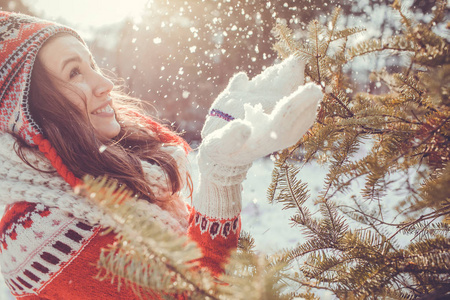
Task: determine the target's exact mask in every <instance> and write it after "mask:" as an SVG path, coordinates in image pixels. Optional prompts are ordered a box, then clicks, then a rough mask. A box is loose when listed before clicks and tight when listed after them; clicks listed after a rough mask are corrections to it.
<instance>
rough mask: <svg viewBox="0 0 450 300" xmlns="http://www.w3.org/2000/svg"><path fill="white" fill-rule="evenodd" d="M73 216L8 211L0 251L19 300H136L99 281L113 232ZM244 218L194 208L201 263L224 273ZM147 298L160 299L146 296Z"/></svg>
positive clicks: (36, 209)
mask: <svg viewBox="0 0 450 300" xmlns="http://www.w3.org/2000/svg"><path fill="white" fill-rule="evenodd" d="M100 230H101V228H100V227H93V226H90V225H88V224H86V223H84V222H82V221H81V220H78V219H76V218H73V217H69V216H67V215H66V214H64V213H62V212H61V211H60V210H59V209H57V208H48V207H45V206H44V205H42V204H35V203H29V202H20V203H16V204H14V205H11V206H8V207H7V209H6V211H5V214H4V216H3V218H2V220H1V222H0V241H1V245H0V249H1V251H2V253H1V255H2V257H3V262H4V264H5V265H6V267H7V270H3V269H2V272H3V275H4V277H5V281H6V284H7V285H8V287H9V288H10V290H11V292H12V294H13V295H14V296H16V297H17V298H18V299H55V300H56V299H58V300H60V299H80V300H87V299H96V300H97V299H137V298H138V297H137V296H136V295H135V294H134V293H133V291H132V290H131V288H127V287H126V286H125V285H122V287H121V289H120V291H118V289H117V282H115V283H111V282H110V281H109V280H108V281H99V280H97V279H95V278H94V277H95V276H96V275H97V273H98V269H97V268H96V265H95V263H96V261H97V260H98V258H99V254H100V250H101V248H105V247H106V246H107V245H108V244H111V243H112V242H113V241H114V235H113V234H112V233H110V234H108V235H102V234H99V232H100ZM239 231H240V219H239V217H236V218H235V219H232V220H214V219H210V218H208V216H202V215H201V214H199V213H198V212H196V211H195V210H194V209H191V212H190V217H189V228H188V235H189V236H190V237H191V238H192V239H193V240H194V241H196V242H197V243H198V245H199V247H200V248H201V250H202V253H203V258H202V259H201V264H202V265H203V266H206V267H208V268H209V269H210V270H211V272H212V273H214V274H218V273H220V272H221V270H222V266H223V264H224V263H225V262H226V259H227V257H228V256H229V253H230V251H231V249H234V248H235V247H236V245H237V241H238V236H239ZM144 298H145V299H160V297H159V296H158V295H157V294H154V293H146V294H144Z"/></svg>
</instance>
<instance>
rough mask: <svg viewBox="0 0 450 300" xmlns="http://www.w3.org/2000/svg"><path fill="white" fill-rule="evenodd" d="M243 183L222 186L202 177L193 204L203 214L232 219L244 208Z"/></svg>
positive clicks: (214, 217) (215, 217)
mask: <svg viewBox="0 0 450 300" xmlns="http://www.w3.org/2000/svg"><path fill="white" fill-rule="evenodd" d="M241 192H242V185H241V184H240V183H239V184H233V185H227V186H221V185H218V184H217V183H213V182H211V181H209V180H207V179H201V180H200V184H199V187H198V190H197V192H196V194H195V195H194V199H193V206H194V208H195V210H196V211H198V212H199V213H201V214H202V215H205V216H208V217H210V218H213V219H232V218H235V217H236V216H237V215H239V214H240V212H241V209H242V203H241V202H242V201H241V199H242V197H241Z"/></svg>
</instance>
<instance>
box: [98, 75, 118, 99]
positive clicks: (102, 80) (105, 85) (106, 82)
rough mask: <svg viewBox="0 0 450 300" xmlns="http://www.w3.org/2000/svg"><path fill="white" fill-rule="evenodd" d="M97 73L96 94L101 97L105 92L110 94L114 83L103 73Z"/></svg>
mask: <svg viewBox="0 0 450 300" xmlns="http://www.w3.org/2000/svg"><path fill="white" fill-rule="evenodd" d="M95 73H97V74H96V77H97V78H96V80H95V81H96V84H95V86H94V95H95V96H97V97H101V96H103V95H104V94H109V93H110V92H111V90H112V89H113V87H114V83H113V82H112V81H111V80H110V79H109V78H106V77H105V76H103V74H101V73H99V72H95Z"/></svg>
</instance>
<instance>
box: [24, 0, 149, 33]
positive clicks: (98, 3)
mask: <svg viewBox="0 0 450 300" xmlns="http://www.w3.org/2000/svg"><path fill="white" fill-rule="evenodd" d="M24 2H25V3H26V4H27V5H28V6H29V7H30V8H32V9H33V10H35V11H36V12H37V13H39V15H40V16H42V17H43V18H47V19H52V20H58V21H61V20H66V21H68V22H70V25H72V26H76V27H83V28H89V27H100V26H103V25H108V24H112V23H116V22H118V21H120V20H122V19H124V18H127V17H131V18H135V17H138V16H139V14H140V12H141V11H142V10H143V9H144V7H145V6H146V5H147V4H148V2H152V1H151V0H150V1H149V0H126V1H123V0H78V1H60V0H27V1H24Z"/></svg>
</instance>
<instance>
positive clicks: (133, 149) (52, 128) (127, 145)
mask: <svg viewBox="0 0 450 300" xmlns="http://www.w3.org/2000/svg"><path fill="white" fill-rule="evenodd" d="M57 80H58V79H56V78H54V76H52V75H51V74H50V73H49V72H48V71H47V70H46V68H45V66H44V65H43V64H42V62H41V61H40V60H39V57H38V58H37V59H36V61H35V63H34V66H33V71H32V77H31V86H30V93H29V106H30V111H31V115H32V116H33V119H34V121H35V122H36V123H37V124H38V125H39V126H40V127H41V129H42V131H43V134H44V137H45V138H46V139H48V140H49V141H50V143H51V144H52V146H53V147H54V148H55V149H56V151H57V153H58V154H59V156H60V157H61V159H62V161H63V163H64V164H65V165H66V166H67V167H68V169H69V170H70V171H71V172H73V174H74V175H75V176H76V177H78V178H82V177H83V176H84V175H86V174H89V175H92V176H101V175H107V176H108V177H109V178H113V179H116V180H118V181H119V182H120V183H123V184H126V185H127V187H128V188H130V189H131V190H133V191H134V192H135V193H136V194H138V195H139V196H140V197H141V198H144V199H147V200H148V201H150V202H156V201H158V200H161V199H155V196H154V195H153V193H152V192H151V190H150V188H149V182H147V180H146V179H145V176H144V171H143V168H142V164H141V159H142V160H146V161H148V162H150V163H152V164H157V165H159V166H160V167H161V168H162V169H163V170H164V171H165V173H166V175H167V176H166V177H167V181H168V187H169V188H171V191H172V193H175V192H177V191H179V190H180V188H181V185H182V184H181V178H180V174H179V172H178V167H177V163H176V161H175V160H174V158H173V157H172V156H171V155H169V154H168V153H166V152H164V151H162V150H161V146H162V145H163V143H164V141H162V140H161V139H160V138H158V135H157V134H156V133H155V134H152V133H151V132H152V130H151V128H149V125H148V124H142V119H141V118H136V113H141V110H142V109H141V108H140V107H139V105H138V104H137V101H136V99H133V98H131V97H127V96H126V95H125V94H123V93H119V92H117V91H113V92H111V97H112V98H113V108H114V110H115V112H116V118H117V120H118V121H119V124H120V125H121V130H120V133H119V135H118V136H117V137H115V138H114V139H112V140H110V141H109V142H107V143H103V142H101V141H100V140H99V138H98V137H97V135H96V131H95V129H94V128H93V127H92V125H91V124H90V122H89V121H87V118H86V112H83V111H80V109H79V108H77V107H76V106H75V105H74V104H73V103H72V102H71V101H69V100H68V99H66V98H65V97H64V95H63V94H62V93H61V92H59V91H58V89H57V88H56V86H55V85H56V84H57V83H55V82H57ZM58 84H59V82H58ZM61 84H64V83H62V82H61ZM148 129H150V130H148ZM165 144H166V145H167V142H166V143H165ZM104 146H106V148H105V147H104ZM24 147H27V145H26V144H25V143H23V142H22V143H18V148H17V149H16V151H17V153H18V154H19V156H20V157H21V158H22V160H23V161H24V162H25V163H27V164H28V165H30V166H31V167H34V166H32V165H31V164H30V163H29V162H28V161H27V159H26V157H25V155H24V152H23V151H22V149H23V148H24ZM100 149H101V150H100ZM40 171H43V172H45V170H40ZM183 176H184V174H183Z"/></svg>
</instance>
